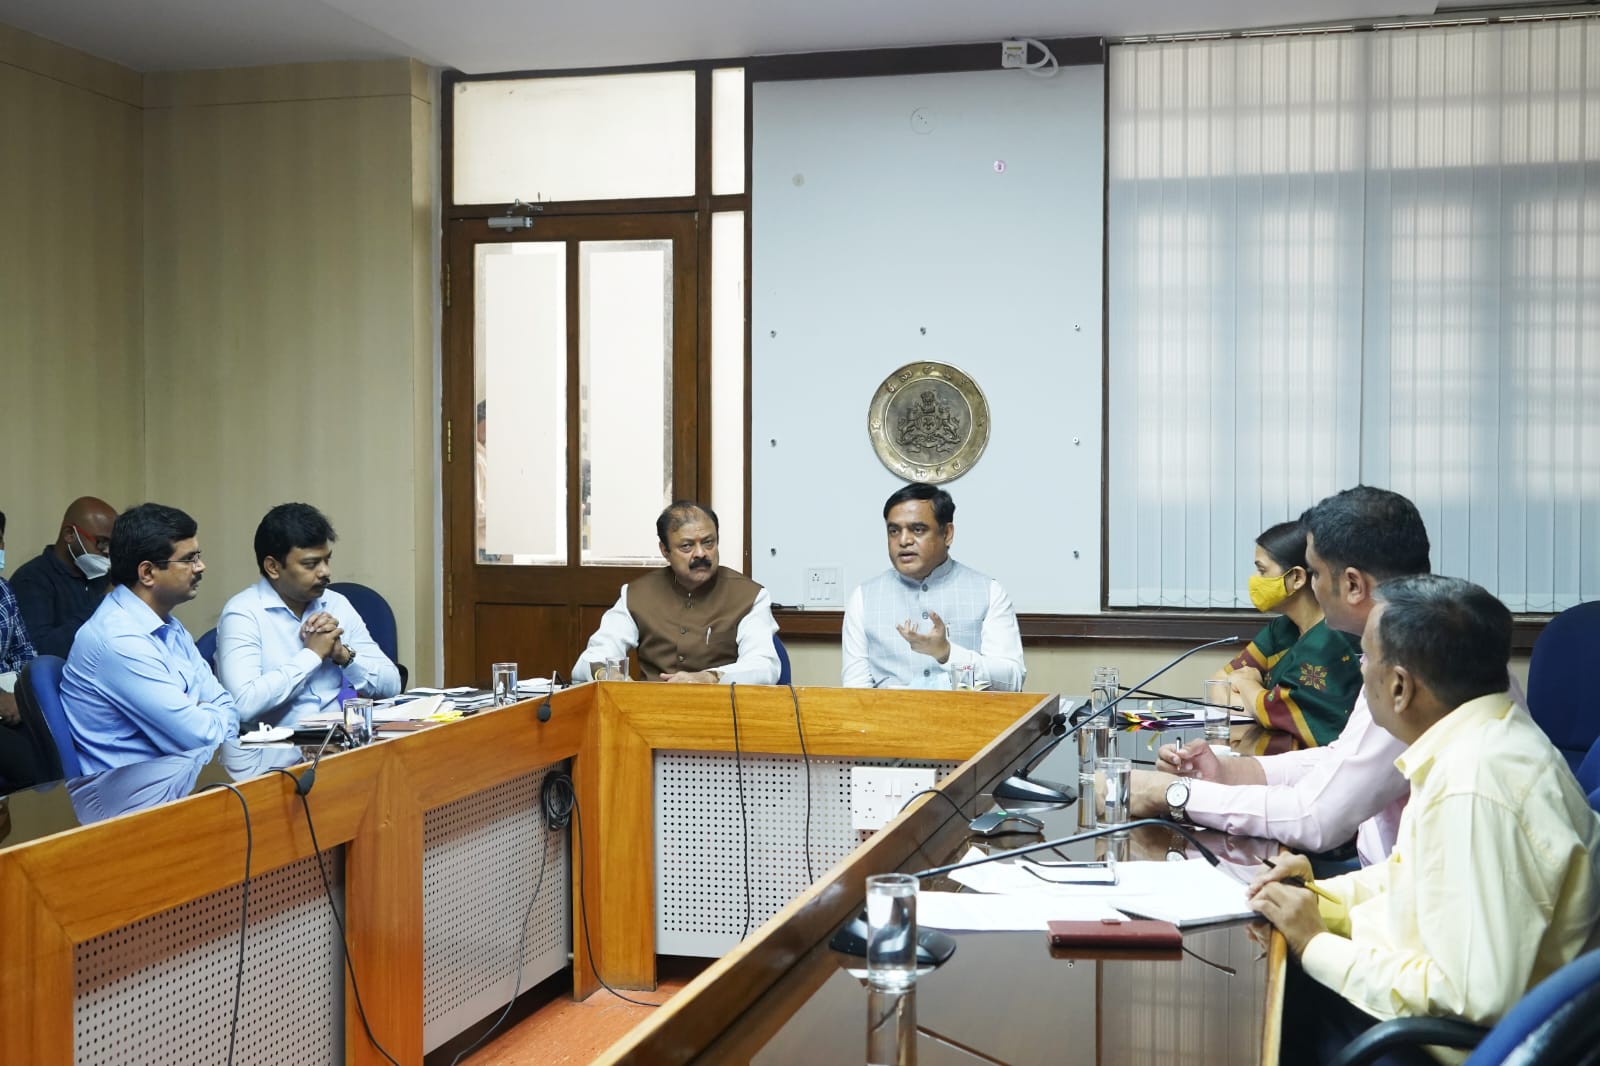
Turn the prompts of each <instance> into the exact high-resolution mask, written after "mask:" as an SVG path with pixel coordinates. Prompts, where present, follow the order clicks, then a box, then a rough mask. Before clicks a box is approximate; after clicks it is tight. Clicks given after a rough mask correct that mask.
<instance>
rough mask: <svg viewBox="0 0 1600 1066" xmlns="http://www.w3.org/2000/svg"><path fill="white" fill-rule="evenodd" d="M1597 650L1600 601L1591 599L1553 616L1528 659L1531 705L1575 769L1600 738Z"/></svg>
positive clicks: (1545, 730) (1535, 716)
mask: <svg viewBox="0 0 1600 1066" xmlns="http://www.w3.org/2000/svg"><path fill="white" fill-rule="evenodd" d="M1597 654H1600V600H1591V601H1590V602H1589V603H1580V604H1578V605H1577V606H1576V607H1569V608H1567V609H1566V610H1565V611H1562V612H1561V613H1560V614H1558V615H1556V616H1555V617H1554V618H1552V619H1550V621H1549V623H1547V624H1546V625H1545V627H1544V632H1542V633H1540V634H1539V639H1538V640H1536V641H1534V642H1533V656H1532V658H1531V659H1530V660H1529V662H1528V710H1529V711H1530V712H1531V713H1532V714H1533V720H1534V721H1535V722H1538V723H1539V728H1540V729H1543V730H1544V732H1545V735H1546V736H1548V737H1549V738H1550V741H1551V743H1553V744H1554V745H1555V746H1556V747H1558V748H1560V749H1561V753H1562V754H1563V755H1565V756H1566V757H1567V762H1568V763H1570V764H1571V765H1572V767H1573V769H1574V770H1576V769H1577V767H1578V764H1579V763H1580V762H1582V761H1583V757H1584V755H1585V754H1586V753H1587V752H1588V751H1589V748H1590V747H1591V746H1592V745H1593V744H1594V742H1595V740H1596V739H1600V697H1597V696H1596V695H1595V693H1594V687H1593V679H1592V678H1591V677H1590V676H1589V664H1590V663H1591V662H1592V661H1593V660H1594V658H1595V656H1596V655H1597ZM1590 787H1593V786H1590Z"/></svg>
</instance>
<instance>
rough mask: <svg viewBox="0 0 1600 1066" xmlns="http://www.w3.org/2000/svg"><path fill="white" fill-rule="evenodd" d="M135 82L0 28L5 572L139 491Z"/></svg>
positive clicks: (139, 193)
mask: <svg viewBox="0 0 1600 1066" xmlns="http://www.w3.org/2000/svg"><path fill="white" fill-rule="evenodd" d="M139 93H140V85H139V76H138V75H137V74H134V73H133V72H132V71H129V70H124V69H123V68H121V67H118V66H116V65H114V64H111V63H106V62H104V61H102V60H98V59H92V58H90V57H89V56H86V55H83V54H81V53H78V52H72V51H69V50H68V49H65V48H60V47H58V46H56V45H53V44H50V43H49V42H47V41H43V40H41V39H40V38H38V37H33V36H30V35H28V34H25V33H21V32H20V31H17V30H13V29H10V28H8V27H4V26H0V249H3V250H0V397H3V401H4V407H5V417H4V421H3V425H4V436H3V438H0V439H3V444H0V456H3V457H4V473H3V474H0V511H5V512H6V516H7V518H8V525H7V534H8V537H7V539H8V541H9V544H8V552H7V562H8V564H9V565H8V566H7V568H6V569H7V573H11V572H14V571H15V570H16V568H17V567H18V566H20V565H22V563H24V562H26V561H27V560H28V559H30V558H32V557H33V556H34V555H35V554H36V553H37V552H38V550H39V548H40V547H41V546H42V545H44V544H45V543H47V542H49V541H53V540H55V538H56V530H57V529H58V528H59V524H60V521H61V513H62V511H63V510H65V509H66V505H67V503H68V502H70V501H71V499H72V498H73V497H75V496H80V495H84V494H92V495H97V496H103V497H105V498H106V499H107V500H109V501H111V503H113V504H115V505H117V506H122V505H125V504H127V503H130V502H132V501H133V500H134V499H135V498H136V497H138V496H140V495H141V494H142V493H143V492H144V455H143V451H142V445H141V442H142V441H143V439H144V348H143V345H142V343H141V339H140V338H141V332H142V329H143V325H142V322H143V290H142V284H143V279H142V271H141V262H140V255H141V237H142V232H143V215H142V201H143V188H144V182H143V174H142V169H141V161H140V137H141V134H140V122H141V112H140V108H139V102H140V96H139Z"/></svg>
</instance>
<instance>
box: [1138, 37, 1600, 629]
mask: <svg viewBox="0 0 1600 1066" xmlns="http://www.w3.org/2000/svg"><path fill="white" fill-rule="evenodd" d="M1107 149H1108V154H1107V165H1108V169H1109V175H1108V179H1109V189H1108V203H1109V209H1108V218H1107V241H1108V266H1109V270H1108V274H1107V285H1108V293H1107V298H1108V304H1109V318H1108V326H1109V377H1108V383H1107V387H1108V389H1109V410H1110V424H1109V427H1108V435H1109V450H1108V464H1109V483H1108V497H1109V508H1108V514H1107V520H1108V524H1109V534H1110V535H1109V572H1108V590H1109V595H1108V599H1109V603H1110V605H1111V606H1165V607H1190V608H1206V607H1238V606H1248V602H1249V601H1248V598H1247V597H1246V595H1245V592H1244V589H1245V577H1246V575H1247V573H1248V572H1249V571H1250V559H1251V552H1252V547H1251V545H1252V542H1253V541H1254V539H1255V537H1256V535H1257V534H1258V533H1260V532H1261V531H1262V530H1263V529H1265V528H1266V527H1267V526H1269V525H1271V524H1273V523H1275V522H1278V521H1282V520H1284V519H1287V518H1293V517H1294V516H1296V515H1298V514H1299V513H1300V511H1301V510H1303V509H1304V508H1305V507H1307V506H1309V505H1310V504H1312V503H1315V502H1316V501H1317V500H1318V499H1320V498H1321V497H1323V496H1325V495H1327V494H1328V493H1330V492H1334V491H1337V490H1338V489H1341V488H1345V487H1348V486H1350V485H1354V484H1356V483H1357V482H1365V483H1367V484H1374V485H1382V486H1385V487H1387V488H1392V489H1394V490H1396V491H1398V492H1402V493H1405V494H1406V495H1407V496H1409V497H1410V498H1411V499H1412V500H1414V501H1415V502H1416V504H1417V506H1418V507H1419V508H1420V509H1421V511H1422V514H1423V518H1424V519H1425V521H1426V522H1427V525H1428V532H1429V536H1430V538H1431V540H1432V544H1433V565H1434V568H1435V569H1436V570H1437V571H1439V572H1441V573H1447V574H1453V575H1456V576H1461V577H1467V578H1470V579H1472V580H1473V581H1476V582H1478V583H1480V584H1482V585H1484V586H1485V587H1487V588H1489V589H1490V590H1491V591H1493V592H1495V593H1496V594H1497V595H1499V596H1500V597H1501V599H1503V600H1504V601H1505V602H1506V604H1507V605H1508V606H1509V607H1511V608H1512V610H1514V611H1519V612H1545V611H1556V610H1561V609H1563V608H1565V607H1568V606H1571V605H1572V604H1574V603H1577V602H1579V601H1580V600H1585V599H1593V598H1596V597H1600V25H1597V23H1596V22H1595V21H1594V20H1592V19H1573V20H1551V21H1544V22H1526V23H1514V24H1509V25H1494V26H1487V25H1478V26H1464V27H1451V28H1430V29H1421V30H1404V31H1400V30H1396V31H1381V32H1374V33H1360V34H1355V33H1340V34H1318V35H1304V36H1284V37H1262V38H1249V39H1244V40H1228V41H1215V40H1213V41H1180V42H1163V43H1152V44H1135V45H1121V46H1117V47H1115V48H1113V49H1112V52H1111V67H1110V101H1109V128H1108V136H1107ZM1585 534H1587V536H1585Z"/></svg>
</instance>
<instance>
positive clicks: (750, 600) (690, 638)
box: [572, 500, 778, 685]
mask: <svg viewBox="0 0 1600 1066" xmlns="http://www.w3.org/2000/svg"><path fill="white" fill-rule="evenodd" d="M656 539H658V540H659V541H660V542H661V557H662V558H663V559H665V560H666V561H667V565H666V567H665V568H663V569H661V570H657V571H655V572H653V573H651V574H648V575H646V576H645V577H642V578H640V579H639V580H638V581H635V582H633V583H631V584H628V585H624V586H622V594H621V595H619V596H618V597H617V602H616V604H615V605H613V606H612V608H611V609H610V610H609V611H607V612H606V613H605V617H604V618H602V619H601V620H600V628H599V629H598V630H597V631H596V632H595V634H594V636H592V637H590V638H589V646H588V647H586V648H584V649H583V654H582V655H581V656H579V657H578V664H577V665H576V666H574V667H573V668H572V679H573V680H574V681H590V680H593V678H594V677H595V671H596V669H597V668H599V667H601V666H603V665H604V664H605V661H606V660H607V659H620V658H622V657H623V656H625V655H627V654H628V653H629V651H630V650H632V649H634V648H637V649H638V650H639V651H638V656H637V658H638V667H637V670H638V673H640V674H641V675H643V677H644V679H645V680H646V681H686V682H700V683H702V684H726V683H731V682H735V681H736V682H738V683H739V684H741V685H771V684H774V683H776V682H777V680H778V652H777V649H776V648H774V647H773V644H772V638H773V635H774V634H776V633H777V632H778V623H777V622H776V621H774V620H773V617H772V597H771V596H769V595H767V590H766V589H764V588H762V587H761V586H760V585H758V584H756V583H755V582H754V581H751V580H750V579H749V578H747V577H745V576H744V575H743V574H741V573H739V572H738V571H737V570H729V569H728V568H727V567H725V566H721V565H719V564H718V561H717V513H716V512H715V511H713V510H712V509H711V508H709V507H703V506H701V505H700V504H698V503H694V502H692V501H689V500H678V501H675V502H674V503H672V504H670V505H668V507H667V509H666V510H665V511H662V512H661V517H659V518H657V519H656Z"/></svg>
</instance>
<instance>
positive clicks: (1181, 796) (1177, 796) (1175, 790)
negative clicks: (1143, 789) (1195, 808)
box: [1167, 781, 1189, 807]
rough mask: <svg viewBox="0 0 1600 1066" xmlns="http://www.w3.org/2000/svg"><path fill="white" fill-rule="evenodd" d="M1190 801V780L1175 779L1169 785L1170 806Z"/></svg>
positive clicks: (1168, 799) (1168, 798) (1178, 805)
mask: <svg viewBox="0 0 1600 1066" xmlns="http://www.w3.org/2000/svg"><path fill="white" fill-rule="evenodd" d="M1188 802H1189V782H1187V781H1174V782H1173V783H1172V784H1170V785H1168V786H1167V805H1168V806H1169V807H1182V806H1183V805H1184V804H1185V803H1188Z"/></svg>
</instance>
